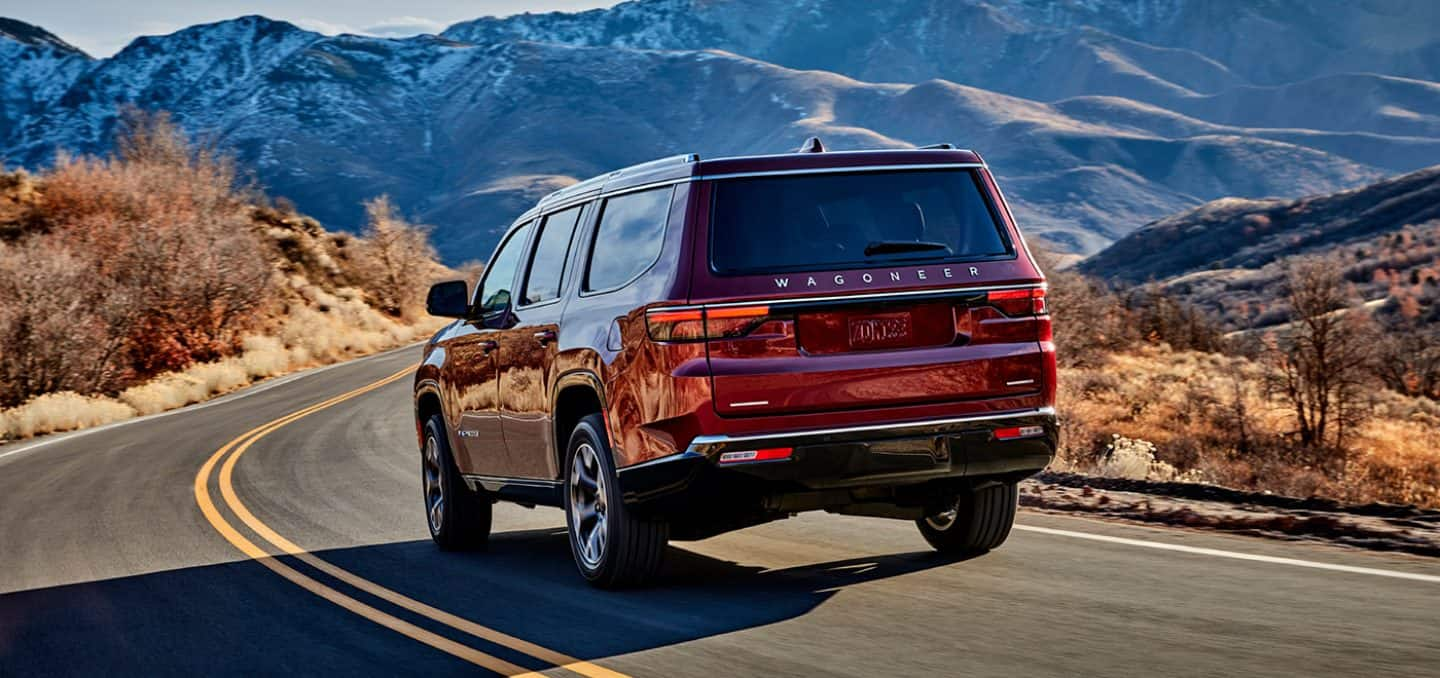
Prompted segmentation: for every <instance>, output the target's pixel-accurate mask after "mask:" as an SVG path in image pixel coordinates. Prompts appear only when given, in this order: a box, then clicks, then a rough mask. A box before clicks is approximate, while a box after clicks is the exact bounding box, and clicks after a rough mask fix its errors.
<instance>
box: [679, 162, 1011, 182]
mask: <svg viewBox="0 0 1440 678" xmlns="http://www.w3.org/2000/svg"><path fill="white" fill-rule="evenodd" d="M982 167H985V163H983V162H945V163H925V164H914V165H855V166H852V167H808V168H804V169H788V170H764V171H758V172H732V173H730V174H702V175H700V176H698V177H696V179H698V180H700V181H714V180H716V179H741V178H746V177H778V176H788V175H792V174H842V173H845V172H903V171H906V170H927V169H966V168H970V169H976V168H982Z"/></svg>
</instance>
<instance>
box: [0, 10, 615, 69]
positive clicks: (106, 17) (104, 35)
mask: <svg viewBox="0 0 1440 678" xmlns="http://www.w3.org/2000/svg"><path fill="white" fill-rule="evenodd" d="M613 4H615V0H471V1H470V2H464V1H462V0H404V1H403V2H396V1H395V0H348V1H345V2H338V1H335V0H331V1H329V2H325V1H322V0H284V1H278V0H258V1H257V0H251V1H248V2H247V1H245V0H203V1H202V0H148V1H143V2H115V1H114V0H45V1H42V2H36V1H35V0H0V16H7V17H11V18H14V19H19V20H21V21H25V22H28V23H32V24H35V25H38V26H40V27H42V28H45V29H46V30H48V31H50V32H51V33H54V34H56V35H58V36H60V38H61V39H63V40H65V41H67V42H69V43H71V44H73V45H75V46H76V47H79V48H80V49H83V50H85V51H86V52H89V53H90V54H91V55H92V56H101V57H103V56H110V55H111V54H114V53H115V52H117V51H119V50H120V48H122V47H124V46H125V45H126V44H127V43H129V42H130V41H131V40H133V39H135V37H136V36H140V35H159V34H164V33H171V32H174V31H177V30H179V29H181V28H184V27H186V26H190V25H192V24H198V23H208V22H211V21H220V20H222V19H229V18H233V17H237V16H241V15H245V14H263V15H265V16H268V17H271V18H273V19H284V20H285V21H289V22H291V23H294V24H296V25H298V26H300V27H301V28H308V29H310V30H313V31H319V32H322V33H330V34H334V33H341V32H344V33H363V34H369V35H381V36H403V35H415V34H417V33H434V32H436V31H440V30H442V29H444V27H446V26H449V25H450V24H452V23H455V22H457V21H464V20H466V19H474V18H476V17H481V16H486V15H506V14H517V13H520V12H549V11H555V10H565V11H573V10H580V9H590V8H594V7H605V6H609V5H613Z"/></svg>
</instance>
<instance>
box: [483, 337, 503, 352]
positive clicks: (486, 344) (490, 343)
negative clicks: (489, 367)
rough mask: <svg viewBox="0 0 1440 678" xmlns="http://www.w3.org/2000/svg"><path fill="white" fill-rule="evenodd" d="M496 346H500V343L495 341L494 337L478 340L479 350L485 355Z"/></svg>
mask: <svg viewBox="0 0 1440 678" xmlns="http://www.w3.org/2000/svg"><path fill="white" fill-rule="evenodd" d="M497 348H500V344H498V343H496V342H495V340H494V339H486V340H484V341H482V342H480V350H481V351H482V352H484V353H485V355H490V352H491V351H493V350H495V349H497Z"/></svg>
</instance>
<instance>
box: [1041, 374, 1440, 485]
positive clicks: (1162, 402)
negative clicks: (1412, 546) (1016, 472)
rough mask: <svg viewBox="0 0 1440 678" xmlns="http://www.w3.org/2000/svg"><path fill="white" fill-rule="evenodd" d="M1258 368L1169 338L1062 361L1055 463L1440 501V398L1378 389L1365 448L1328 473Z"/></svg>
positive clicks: (1125, 473) (1359, 443) (1123, 473)
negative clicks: (1080, 362)
mask: <svg viewBox="0 0 1440 678" xmlns="http://www.w3.org/2000/svg"><path fill="white" fill-rule="evenodd" d="M1261 373H1262V369H1261V367H1260V366H1259V365H1257V364H1255V363H1253V362H1251V361H1249V360H1246V359H1244V358H1240V357H1233V356H1225V355H1220V354H1214V353H1201V352H1194V351H1171V350H1169V349H1168V348H1166V347H1164V346H1140V347H1138V348H1137V349H1135V350H1133V351H1130V352H1126V353H1114V354H1109V355H1107V356H1105V358H1104V360H1103V361H1101V362H1100V363H1098V364H1095V365H1093V366H1089V367H1069V368H1064V369H1062V371H1061V375H1060V385H1061V390H1060V407H1059V409H1060V411H1061V412H1062V414H1063V417H1064V419H1063V421H1062V424H1061V427H1062V428H1061V433H1062V447H1061V453H1060V459H1058V460H1057V463H1056V468H1057V469H1058V470H1073V471H1080V472H1085V473H1093V474H1097V475H1111V476H1119V477H1130V478H1142V477H1143V478H1149V479H1152V480H1189V481H1203V482H1213V483H1218V484H1221V485H1226V486H1230V487H1237V488H1243V489H1252V490H1263V491H1271V492H1276V493H1279V494H1286V495H1296V496H1309V495H1322V496H1330V497H1334V498H1337V499H1341V500H1344V501H1356V502H1368V501H1386V502H1399V503H1413V504H1418V505H1422V506H1430V507H1440V406H1437V405H1436V404H1435V403H1433V402H1431V401H1426V400H1422V399H1416V398H1409V397H1406V396H1402V395H1399V394H1396V393H1393V392H1389V391H1384V390H1381V389H1376V397H1377V398H1378V403H1377V409H1376V412H1375V416H1374V417H1372V418H1371V419H1370V420H1368V421H1367V422H1366V423H1364V424H1363V425H1362V426H1361V427H1360V428H1359V430H1357V431H1356V432H1355V436H1354V440H1353V442H1352V444H1351V447H1352V448H1353V449H1354V450H1355V451H1356V452H1355V453H1354V454H1353V455H1352V457H1351V458H1350V459H1349V461H1348V462H1347V463H1346V464H1345V465H1344V467H1343V468H1342V469H1341V471H1340V472H1339V473H1335V472H1321V471H1319V470H1317V469H1314V468H1309V467H1307V466H1305V465H1303V464H1297V463H1295V462H1294V461H1293V458H1292V456H1291V452H1292V451H1293V448H1294V447H1295V446H1296V444H1295V443H1294V442H1293V441H1292V439H1291V437H1290V436H1289V435H1288V434H1289V433H1290V429H1291V428H1292V426H1293V419H1292V417H1293V415H1291V414H1290V413H1288V412H1287V411H1286V410H1285V408H1284V406H1283V404H1282V403H1279V402H1276V401H1272V400H1270V399H1267V398H1266V397H1265V395H1264V394H1263V393H1262V392H1261V391H1260V389H1258V388H1257V387H1256V384H1259V383H1261ZM1117 436H1118V438H1117ZM1152 446H1153V447H1152ZM1146 453H1148V454H1146ZM1147 457H1148V458H1147ZM1151 460H1153V461H1151ZM1167 476H1168V477H1167Z"/></svg>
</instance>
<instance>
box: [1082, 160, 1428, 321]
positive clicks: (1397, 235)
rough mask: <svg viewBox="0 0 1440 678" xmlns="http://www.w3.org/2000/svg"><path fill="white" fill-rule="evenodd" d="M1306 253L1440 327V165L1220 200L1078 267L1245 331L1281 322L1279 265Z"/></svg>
mask: <svg viewBox="0 0 1440 678" xmlns="http://www.w3.org/2000/svg"><path fill="white" fill-rule="evenodd" d="M1307 255H1309V256H1331V257H1335V258H1336V261H1337V265H1338V266H1342V267H1343V269H1344V272H1345V275H1346V276H1347V278H1349V279H1350V281H1351V282H1352V283H1354V285H1355V289H1356V291H1357V292H1359V294H1360V295H1361V296H1362V297H1364V298H1365V299H1366V300H1368V301H1373V302H1375V303H1376V304H1377V305H1383V306H1384V307H1385V309H1386V310H1388V311H1393V312H1395V313H1401V314H1404V315H1406V316H1407V317H1411V318H1414V319H1418V320H1420V321H1421V322H1426V323H1430V322H1440V316H1437V315H1436V312H1437V311H1436V306H1435V303H1436V302H1437V301H1440V165H1437V166H1435V167H1430V168H1428V169H1424V170H1420V171H1417V172H1412V173H1410V174H1406V175H1403V176H1399V177H1395V178H1392V179H1388V180H1385V181H1381V182H1379V183H1376V184H1372V185H1370V186H1365V187H1363V188H1359V189H1354V190H1349V191H1343V192H1340V193H1335V194H1329V195H1317V196H1310V197H1306V198H1300V199H1298V200H1278V199H1271V200H1243V199H1235V198H1230V199H1224V200H1217V201H1214V202H1210V203H1207V204H1205V205H1202V206H1200V207H1197V208H1195V209H1192V210H1188V211H1186V212H1182V213H1180V214H1176V215H1173V216H1170V217H1166V218H1164V219H1161V220H1158V221H1156V222H1153V223H1150V224H1147V225H1145V226H1144V227H1142V228H1140V229H1138V230H1136V231H1135V232H1133V233H1131V234H1129V235H1127V236H1125V237H1123V238H1121V239H1120V240H1119V241H1117V242H1115V244H1113V245H1111V246H1109V247H1108V248H1106V249H1105V250H1103V251H1101V252H1100V253H1098V254H1096V255H1095V256H1093V257H1090V258H1089V259H1087V260H1085V261H1084V262H1082V263H1081V264H1080V265H1079V268H1080V270H1081V271H1083V272H1086V273H1090V274H1093V275H1097V276H1101V277H1105V278H1108V279H1110V280H1112V281H1116V282H1121V283H1131V284H1134V283H1147V284H1150V285H1153V286H1155V287H1157V288H1158V289H1160V290H1161V291H1163V292H1164V293H1165V294H1166V295H1167V296H1169V297H1171V298H1176V299H1185V300H1187V301H1190V302H1192V303H1196V304H1199V305H1201V306H1202V307H1205V308H1208V309H1209V310H1211V311H1212V312H1214V313H1215V314H1217V315H1218V316H1220V317H1222V318H1223V319H1224V320H1225V322H1226V323H1227V324H1228V326H1229V328H1230V329H1242V328H1247V327H1257V326H1258V327H1264V326H1267V325H1271V324H1274V323H1276V322H1281V321H1283V319H1284V314H1283V313H1282V312H1281V311H1283V308H1281V307H1280V306H1279V304H1278V303H1277V302H1278V299H1279V295H1280V294H1281V291H1282V287H1283V286H1282V285H1281V284H1280V281H1281V273H1282V271H1281V266H1282V265H1283V264H1284V262H1285V261H1286V260H1287V259H1289V258H1291V257H1296V256H1307ZM1401 305H1408V306H1409V308H1403V309H1402V308H1398V306H1401ZM1390 307H1396V308H1390Z"/></svg>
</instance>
